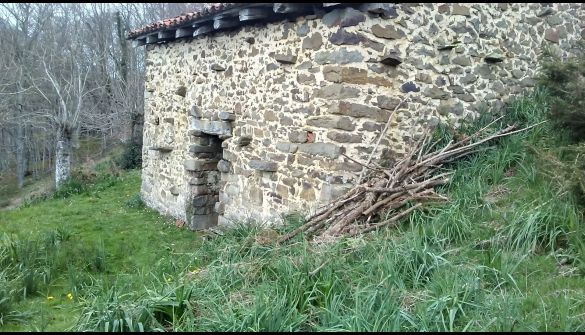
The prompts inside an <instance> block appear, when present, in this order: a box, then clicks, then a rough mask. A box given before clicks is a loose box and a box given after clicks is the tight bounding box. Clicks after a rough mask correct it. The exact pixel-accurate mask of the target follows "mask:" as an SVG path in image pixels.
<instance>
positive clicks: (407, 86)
mask: <svg viewBox="0 0 585 335" xmlns="http://www.w3.org/2000/svg"><path fill="white" fill-rule="evenodd" d="M400 90H401V91H402V92H403V93H410V92H420V88H418V87H417V86H416V84H415V83H413V82H412V81H409V82H407V83H404V84H402V85H401V86H400Z"/></svg>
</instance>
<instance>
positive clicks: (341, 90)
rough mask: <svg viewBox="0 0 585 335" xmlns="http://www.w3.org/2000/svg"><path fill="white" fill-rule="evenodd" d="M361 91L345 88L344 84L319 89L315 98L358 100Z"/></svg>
mask: <svg viewBox="0 0 585 335" xmlns="http://www.w3.org/2000/svg"><path fill="white" fill-rule="evenodd" d="M359 94H360V91H359V90H358V89H357V88H354V87H350V86H345V85H342V84H331V85H327V86H325V87H323V88H320V89H318V90H317V91H316V92H315V96H316V97H318V98H324V99H335V100H338V99H348V98H357V97H358V96H359Z"/></svg>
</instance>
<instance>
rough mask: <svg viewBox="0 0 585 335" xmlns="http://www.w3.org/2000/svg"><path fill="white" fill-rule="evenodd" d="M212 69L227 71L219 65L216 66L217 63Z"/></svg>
mask: <svg viewBox="0 0 585 335" xmlns="http://www.w3.org/2000/svg"><path fill="white" fill-rule="evenodd" d="M211 69H212V70H213V71H225V67H223V66H221V65H219V64H216V63H214V64H212V65H211Z"/></svg>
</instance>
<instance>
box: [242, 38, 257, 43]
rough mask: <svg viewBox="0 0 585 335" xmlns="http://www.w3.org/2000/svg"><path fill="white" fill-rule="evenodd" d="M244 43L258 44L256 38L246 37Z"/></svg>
mask: <svg viewBox="0 0 585 335" xmlns="http://www.w3.org/2000/svg"><path fill="white" fill-rule="evenodd" d="M244 41H246V43H248V44H254V43H255V42H256V40H255V39H254V37H246V38H245V39H244Z"/></svg>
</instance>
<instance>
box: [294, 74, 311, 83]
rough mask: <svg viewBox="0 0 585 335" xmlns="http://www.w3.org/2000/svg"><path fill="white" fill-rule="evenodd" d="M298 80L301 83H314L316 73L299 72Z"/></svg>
mask: <svg viewBox="0 0 585 335" xmlns="http://www.w3.org/2000/svg"><path fill="white" fill-rule="evenodd" d="M297 81H298V82H299V84H314V83H315V75H314V74H304V73H299V74H297Z"/></svg>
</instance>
